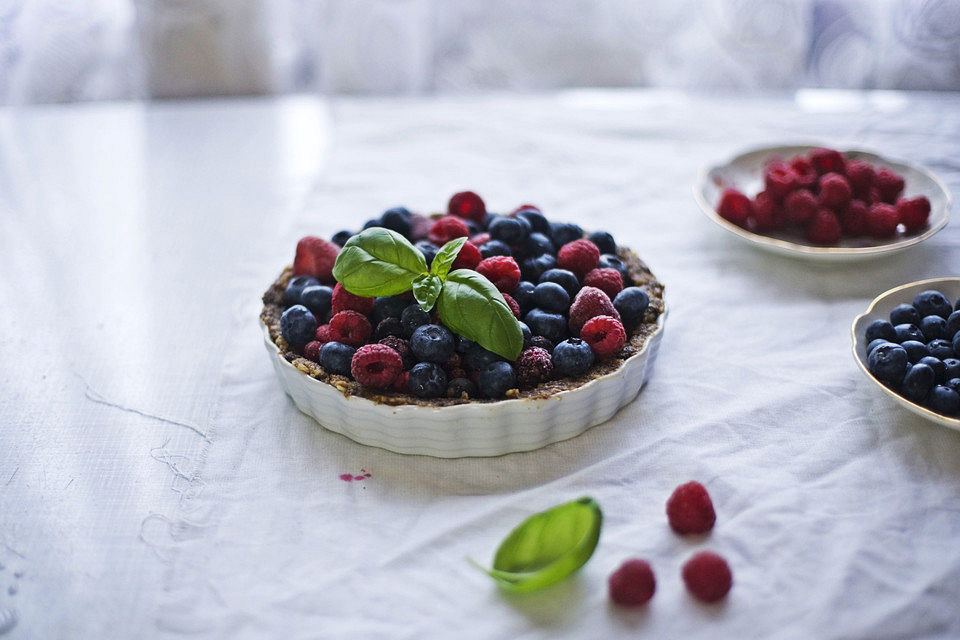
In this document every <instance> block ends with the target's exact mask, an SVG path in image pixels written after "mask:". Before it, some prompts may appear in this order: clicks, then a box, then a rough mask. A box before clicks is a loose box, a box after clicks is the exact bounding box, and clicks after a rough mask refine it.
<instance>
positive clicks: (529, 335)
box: [517, 322, 533, 349]
mask: <svg viewBox="0 0 960 640" xmlns="http://www.w3.org/2000/svg"><path fill="white" fill-rule="evenodd" d="M517 324H519V325H520V333H522V334H523V348H524V349H526V348H527V347H529V346H530V341H531V340H533V332H532V331H530V327H528V326H527V323H526V322H518V323H517Z"/></svg>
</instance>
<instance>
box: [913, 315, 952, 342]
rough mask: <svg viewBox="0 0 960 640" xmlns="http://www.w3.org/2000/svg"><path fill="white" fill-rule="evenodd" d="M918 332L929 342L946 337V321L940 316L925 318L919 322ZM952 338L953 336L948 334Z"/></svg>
mask: <svg viewBox="0 0 960 640" xmlns="http://www.w3.org/2000/svg"><path fill="white" fill-rule="evenodd" d="M920 331H921V332H922V333H923V337H924V338H925V339H926V340H927V342H929V341H930V340H936V339H937V338H946V337H947V321H946V320H944V319H943V318H941V317H940V316H926V317H925V318H924V319H923V320H921V321H920ZM950 337H951V338H952V337H953V334H950Z"/></svg>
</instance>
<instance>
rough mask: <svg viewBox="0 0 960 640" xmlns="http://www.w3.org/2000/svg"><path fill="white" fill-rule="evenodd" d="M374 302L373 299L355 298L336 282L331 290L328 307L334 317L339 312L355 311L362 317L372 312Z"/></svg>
mask: <svg viewBox="0 0 960 640" xmlns="http://www.w3.org/2000/svg"><path fill="white" fill-rule="evenodd" d="M374 300H375V299H374V298H365V297H363V296H356V295H354V294H352V293H350V292H349V291H347V290H346V289H344V288H343V285H342V284H340V283H339V282H338V283H337V286H335V287H334V288H333V298H332V300H331V302H330V307H331V309H332V310H333V313H334V315H336V314H338V313H340V312H341V311H356V312H358V313H362V314H363V315H369V313H370V312H371V311H373V303H374Z"/></svg>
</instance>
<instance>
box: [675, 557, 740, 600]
mask: <svg viewBox="0 0 960 640" xmlns="http://www.w3.org/2000/svg"><path fill="white" fill-rule="evenodd" d="M682 575H683V582H684V584H686V585H687V590H688V591H690V593H691V594H692V595H693V597H694V598H696V599H697V600H700V601H701V602H716V601H717V600H720V599H721V598H723V597H724V596H725V595H727V593H728V592H729V591H730V587H731V586H733V574H732V573H730V565H728V564H727V561H726V560H724V559H723V558H722V557H721V556H718V555H717V554H715V553H713V552H712V551H701V552H700V553H697V554H694V556H693V557H692V558H690V559H689V560H687V562H686V564H684V565H683V571H682Z"/></svg>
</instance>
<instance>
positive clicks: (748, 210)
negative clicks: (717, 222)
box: [717, 189, 753, 227]
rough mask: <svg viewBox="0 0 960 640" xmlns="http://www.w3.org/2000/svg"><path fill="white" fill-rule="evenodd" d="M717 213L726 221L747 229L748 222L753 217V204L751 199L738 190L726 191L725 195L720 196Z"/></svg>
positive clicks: (724, 191)
mask: <svg viewBox="0 0 960 640" xmlns="http://www.w3.org/2000/svg"><path fill="white" fill-rule="evenodd" d="M717 213H719V214H720V217H721V218H723V219H724V220H729V221H730V222H732V223H733V224H735V225H738V226H741V227H746V226H747V220H749V219H750V217H751V216H752V215H753V203H752V202H750V198H748V197H747V196H745V195H743V194H742V193H741V192H739V191H737V190H736V189H724V190H723V193H721V194H720V203H719V204H718V205H717Z"/></svg>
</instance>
